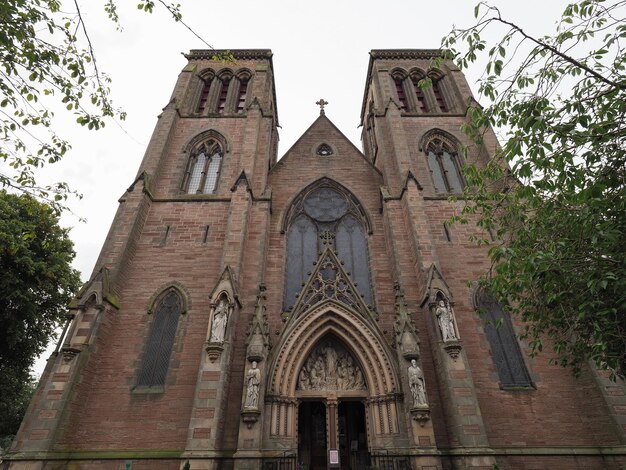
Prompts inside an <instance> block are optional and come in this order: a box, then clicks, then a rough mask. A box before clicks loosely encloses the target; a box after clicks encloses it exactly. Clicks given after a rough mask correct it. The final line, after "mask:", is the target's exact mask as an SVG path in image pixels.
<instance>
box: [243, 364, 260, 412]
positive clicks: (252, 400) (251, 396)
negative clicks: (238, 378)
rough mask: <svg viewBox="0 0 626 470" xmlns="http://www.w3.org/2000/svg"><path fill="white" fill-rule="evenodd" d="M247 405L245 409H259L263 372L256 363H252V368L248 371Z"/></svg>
mask: <svg viewBox="0 0 626 470" xmlns="http://www.w3.org/2000/svg"><path fill="white" fill-rule="evenodd" d="M246 379H247V383H248V385H247V389H246V403H245V405H244V407H245V408H258V407H259V385H260V384H261V371H260V370H259V369H258V368H257V363H256V361H252V367H251V368H250V369H248V374H247V375H246Z"/></svg>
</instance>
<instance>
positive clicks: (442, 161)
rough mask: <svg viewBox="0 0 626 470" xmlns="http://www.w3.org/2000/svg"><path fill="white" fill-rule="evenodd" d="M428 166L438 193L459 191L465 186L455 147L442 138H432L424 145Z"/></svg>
mask: <svg viewBox="0 0 626 470" xmlns="http://www.w3.org/2000/svg"><path fill="white" fill-rule="evenodd" d="M426 155H427V158H428V167H429V169H430V173H431V175H432V178H433V184H434V185H435V190H436V191H437V192H438V193H459V192H461V191H463V187H464V186H465V185H464V183H463V178H462V176H461V162H460V161H459V155H458V153H457V151H456V149H455V148H454V147H453V146H452V145H451V144H450V143H449V142H447V141H446V140H444V139H442V138H437V137H436V138H433V139H431V140H430V141H429V142H428V145H427V147H426Z"/></svg>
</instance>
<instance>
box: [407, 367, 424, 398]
mask: <svg viewBox="0 0 626 470" xmlns="http://www.w3.org/2000/svg"><path fill="white" fill-rule="evenodd" d="M409 388H410V389H411V395H413V406H423V405H425V404H426V389H425V386H424V373H423V372H422V369H420V368H419V366H418V365H417V361H416V360H415V359H413V360H412V361H411V365H410V366H409Z"/></svg>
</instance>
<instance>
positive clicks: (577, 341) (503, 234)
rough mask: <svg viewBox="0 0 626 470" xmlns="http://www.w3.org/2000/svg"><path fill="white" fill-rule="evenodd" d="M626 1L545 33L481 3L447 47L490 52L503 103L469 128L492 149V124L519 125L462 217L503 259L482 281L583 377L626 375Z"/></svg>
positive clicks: (485, 91) (596, 4)
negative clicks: (594, 371)
mask: <svg viewBox="0 0 626 470" xmlns="http://www.w3.org/2000/svg"><path fill="white" fill-rule="evenodd" d="M625 4H626V2H624V1H605V0H579V1H577V2H575V3H572V4H570V5H569V6H567V8H566V9H565V11H564V12H563V14H562V17H561V19H560V21H559V23H558V24H557V28H556V31H555V32H554V33H553V34H551V35H547V36H544V37H540V38H536V37H533V36H531V35H529V34H527V33H526V32H525V31H524V30H523V29H522V28H521V27H520V26H518V25H516V24H514V23H512V22H509V21H507V20H505V19H504V18H503V17H502V16H501V14H500V11H499V10H498V9H497V8H495V7H493V6H490V5H488V4H487V3H480V4H478V5H477V6H476V9H475V16H476V18H477V21H476V23H475V24H474V25H473V26H472V27H470V28H467V29H454V30H453V31H452V32H451V33H450V34H449V35H448V36H447V37H446V38H444V40H443V43H442V46H443V48H444V50H446V51H447V53H448V54H449V55H447V57H449V58H454V60H455V61H456V63H457V65H458V66H459V67H461V68H467V67H469V66H470V65H471V64H475V63H481V61H486V66H485V72H484V74H483V76H482V77H481V79H480V82H479V84H480V93H481V95H482V96H483V97H486V98H488V99H489V101H490V104H489V106H487V107H485V108H484V109H483V108H481V107H479V106H478V105H475V106H472V107H470V108H469V109H468V117H469V123H468V124H467V125H466V126H465V127H464V130H465V132H466V133H467V134H468V135H469V136H470V137H472V139H473V140H474V142H475V143H476V144H477V145H478V146H481V145H484V140H483V138H484V136H485V135H486V134H485V133H486V132H487V133H488V132H490V131H489V130H488V129H489V126H493V127H495V128H497V129H500V130H502V131H503V132H504V133H505V134H506V135H505V138H504V140H503V145H502V147H501V148H498V149H497V151H496V152H495V156H494V157H493V158H492V160H491V161H490V163H489V164H488V165H487V166H486V167H484V168H479V167H477V166H474V165H468V166H467V167H466V168H465V176H466V179H467V182H468V186H467V189H466V191H465V197H466V199H467V200H469V201H471V203H469V204H467V205H466V206H465V208H464V211H463V214H462V215H461V216H460V217H458V220H461V221H465V222H467V220H469V218H475V219H477V220H478V225H479V226H480V227H481V228H482V229H484V234H487V233H489V234H491V237H490V236H486V235H482V236H477V237H476V238H475V240H476V241H477V242H478V243H479V244H488V245H489V256H490V258H491V261H492V267H491V270H490V271H489V273H487V274H486V275H485V277H484V278H483V279H482V284H483V286H484V287H486V288H489V289H491V290H492V291H493V292H494V293H495V294H496V296H497V297H499V299H500V300H501V301H508V302H509V303H510V305H511V310H512V312H513V313H515V314H518V315H519V316H520V317H521V318H522V319H523V320H524V321H525V324H526V330H525V332H524V335H523V336H524V337H525V339H527V340H528V342H529V344H530V346H531V349H532V353H533V354H536V353H538V352H539V351H541V350H542V347H543V344H544V339H545V338H546V337H548V338H550V340H551V344H552V345H553V348H554V350H555V352H556V357H557V362H558V363H559V364H561V365H562V366H569V367H572V370H573V372H574V373H575V374H578V373H579V372H580V370H581V367H582V366H583V364H584V363H585V362H586V361H587V360H589V359H591V360H593V362H595V364H596V365H597V366H598V367H600V368H602V369H606V370H609V371H611V373H612V376H613V377H615V376H622V377H623V376H624V375H625V374H626V248H625V247H626V139H625V137H626V74H625V71H624V70H625V69H624V68H625V66H626V59H625V58H624V50H623V47H624V45H623V42H624V38H625V37H626V22H625V21H624V15H625V13H626V12H625V8H624V6H625ZM494 34H496V35H497V38H498V39H497V40H495V41H489V42H488V41H487V40H486V39H484V38H485V37H487V36H488V35H494ZM492 237H493V238H494V240H492V239H491V238H492Z"/></svg>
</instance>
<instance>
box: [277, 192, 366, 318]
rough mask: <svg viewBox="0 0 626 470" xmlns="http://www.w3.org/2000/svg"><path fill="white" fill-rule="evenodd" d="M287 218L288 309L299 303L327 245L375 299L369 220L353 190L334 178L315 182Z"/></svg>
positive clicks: (363, 294) (285, 301) (299, 199)
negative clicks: (299, 297)
mask: <svg viewBox="0 0 626 470" xmlns="http://www.w3.org/2000/svg"><path fill="white" fill-rule="evenodd" d="M287 220H288V228H287V263H286V266H287V268H286V273H285V278H286V279H285V294H284V307H285V310H287V309H289V307H291V306H293V304H294V303H295V301H296V295H297V294H298V293H299V292H300V290H301V289H302V286H303V285H304V283H306V281H307V279H308V278H309V275H310V273H311V271H312V270H313V268H314V264H313V263H314V262H315V261H316V260H317V258H318V256H319V255H318V254H319V253H320V252H321V251H322V250H323V249H324V248H325V247H326V246H329V247H330V248H332V249H333V250H335V251H336V252H337V256H338V258H339V260H340V261H341V262H342V263H343V268H344V269H345V271H347V272H348V273H350V277H351V279H352V281H353V282H354V283H356V287H357V289H358V291H359V293H360V294H361V295H362V297H363V300H364V301H365V303H366V304H371V303H372V292H371V281H370V271H369V256H368V249H367V240H366V233H367V229H366V227H367V221H366V218H365V216H364V213H363V211H362V209H361V207H360V206H359V204H358V202H357V201H356V199H355V198H354V197H353V196H352V195H351V194H349V193H348V192H347V191H345V190H343V188H340V187H338V186H336V185H333V184H332V183H330V182H323V183H322V184H318V185H315V187H313V188H311V189H308V190H305V191H304V192H303V194H301V195H300V196H299V197H298V198H296V200H295V201H294V203H293V205H292V207H291V209H290V212H289V215H288V219H287Z"/></svg>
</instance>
